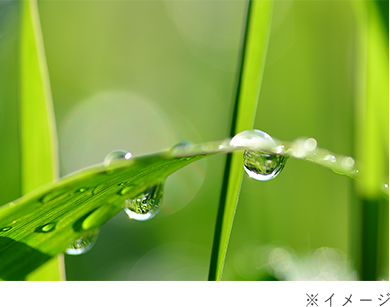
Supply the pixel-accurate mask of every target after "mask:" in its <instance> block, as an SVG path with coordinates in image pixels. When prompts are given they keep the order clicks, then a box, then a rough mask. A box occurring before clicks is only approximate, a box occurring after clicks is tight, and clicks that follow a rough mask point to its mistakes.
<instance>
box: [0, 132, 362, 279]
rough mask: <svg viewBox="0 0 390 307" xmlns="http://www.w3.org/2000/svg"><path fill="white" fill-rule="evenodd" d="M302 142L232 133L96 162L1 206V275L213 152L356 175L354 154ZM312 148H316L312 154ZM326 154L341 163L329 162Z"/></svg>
mask: <svg viewBox="0 0 390 307" xmlns="http://www.w3.org/2000/svg"><path fill="white" fill-rule="evenodd" d="M302 144H303V146H304V143H302V142H301V140H300V139H298V140H297V141H294V142H292V143H288V142H280V141H279V142H278V143H277V146H276V147H269V146H267V144H263V143H262V142H249V143H248V142H247V141H246V140H240V138H233V139H227V140H223V141H215V142H208V143H203V144H197V145H186V146H178V147H174V148H173V149H172V150H170V151H166V152H162V153H157V154H153V155H150V156H143V157H137V158H131V159H130V160H126V159H117V160H113V161H112V162H111V163H110V164H109V165H107V164H99V165H95V166H92V167H90V168H88V169H84V170H81V171H79V172H76V173H73V174H70V175H68V176H66V177H63V178H61V179H60V180H58V181H56V182H54V183H48V184H46V185H44V186H41V187H39V188H37V189H36V190H34V191H32V192H30V193H28V194H26V195H24V196H23V197H21V198H19V199H17V200H15V201H13V202H11V203H8V204H6V205H4V206H1V207H0V221H1V224H0V278H1V279H5V280H22V279H25V278H26V277H27V276H28V275H29V274H30V273H31V272H33V271H34V270H35V269H37V268H38V267H40V266H41V265H42V264H44V263H46V262H47V261H49V260H50V259H52V258H53V257H55V256H56V255H58V254H60V253H62V252H64V251H65V250H66V248H67V247H68V246H69V244H71V243H72V242H73V241H75V240H77V239H79V238H80V237H83V236H86V235H88V234H91V233H94V232H95V231H96V230H97V229H98V228H99V227H100V226H101V225H102V224H104V223H105V222H106V221H108V220H109V219H110V218H111V217H112V216H114V215H115V214H117V213H118V212H119V211H121V210H122V207H123V205H124V203H125V201H126V200H127V199H132V198H134V197H136V196H137V195H139V194H140V193H142V192H144V191H145V190H147V189H148V188H149V187H151V186H152V185H155V184H156V183H160V182H162V181H163V180H165V178H166V177H167V176H169V175H170V174H172V173H173V172H175V171H176V170H178V169H180V168H182V167H184V166H186V165H188V164H189V163H191V162H193V161H196V160H199V159H201V158H204V157H206V156H208V155H211V154H217V153H228V152H233V151H240V150H241V151H242V150H246V149H249V150H261V151H268V152H270V153H275V154H282V155H289V156H290V155H291V156H293V157H296V158H300V159H304V160H307V161H311V162H314V163H317V164H320V165H323V166H326V167H332V169H333V170H335V171H337V172H338V173H343V174H347V175H351V174H352V175H353V174H356V169H355V168H348V169H346V168H345V166H344V165H343V163H342V161H345V160H346V159H348V158H349V159H352V158H351V157H345V156H342V155H336V154H333V153H330V152H329V151H327V150H324V149H321V148H316V149H314V150H313V151H310V153H307V154H302V151H304V150H303V149H302ZM281 149H282V150H281ZM313 152H314V153H317V154H316V155H314V157H312V153H313ZM325 154H326V155H325ZM328 154H330V155H332V156H334V157H335V158H336V160H337V161H340V162H335V163H333V162H329V161H328V160H327V159H326V157H327V155H328Z"/></svg>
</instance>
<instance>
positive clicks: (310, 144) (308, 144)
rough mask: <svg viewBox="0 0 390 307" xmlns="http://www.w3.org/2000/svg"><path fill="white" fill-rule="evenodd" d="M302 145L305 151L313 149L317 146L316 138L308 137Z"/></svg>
mask: <svg viewBox="0 0 390 307" xmlns="http://www.w3.org/2000/svg"><path fill="white" fill-rule="evenodd" d="M303 147H304V148H305V150H307V151H313V150H314V149H316V148H317V140H316V139H314V138H308V139H307V140H306V141H305V143H304V144H303Z"/></svg>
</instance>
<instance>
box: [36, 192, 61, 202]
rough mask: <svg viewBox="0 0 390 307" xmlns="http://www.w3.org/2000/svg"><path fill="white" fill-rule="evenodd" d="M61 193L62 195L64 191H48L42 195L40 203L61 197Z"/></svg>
mask: <svg viewBox="0 0 390 307" xmlns="http://www.w3.org/2000/svg"><path fill="white" fill-rule="evenodd" d="M65 193H66V192H65ZM62 195H64V191H63V190H57V191H53V192H50V193H48V194H46V195H45V196H43V197H42V200H41V201H42V203H44V204H45V203H48V202H49V201H51V200H53V199H56V198H59V197H61V196H62Z"/></svg>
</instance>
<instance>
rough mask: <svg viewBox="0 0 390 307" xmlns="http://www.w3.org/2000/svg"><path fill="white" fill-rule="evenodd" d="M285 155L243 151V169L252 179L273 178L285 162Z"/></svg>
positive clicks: (264, 179)
mask: <svg viewBox="0 0 390 307" xmlns="http://www.w3.org/2000/svg"><path fill="white" fill-rule="evenodd" d="M286 161H287V157H285V156H282V155H274V154H269V153H264V152H260V151H252V150H246V151H245V152H244V169H245V171H246V172H247V174H248V175H249V176H250V177H252V178H253V179H256V180H260V181H267V180H270V179H272V178H275V177H276V176H277V175H278V174H279V173H280V172H281V171H282V169H283V167H284V165H285V164H286Z"/></svg>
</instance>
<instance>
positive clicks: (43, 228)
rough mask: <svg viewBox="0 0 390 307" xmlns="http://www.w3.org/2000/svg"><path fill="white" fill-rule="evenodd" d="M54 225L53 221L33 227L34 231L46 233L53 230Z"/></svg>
mask: <svg viewBox="0 0 390 307" xmlns="http://www.w3.org/2000/svg"><path fill="white" fill-rule="evenodd" d="M55 227H56V223H55V222H52V223H47V224H45V225H42V226H40V227H37V228H36V229H35V232H44V233H48V232H51V231H53V230H54V228H55Z"/></svg>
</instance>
